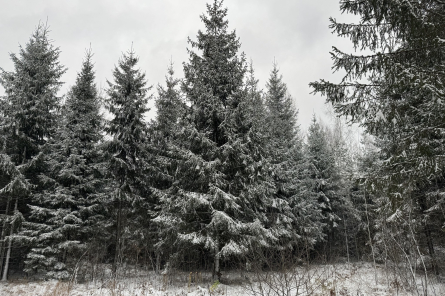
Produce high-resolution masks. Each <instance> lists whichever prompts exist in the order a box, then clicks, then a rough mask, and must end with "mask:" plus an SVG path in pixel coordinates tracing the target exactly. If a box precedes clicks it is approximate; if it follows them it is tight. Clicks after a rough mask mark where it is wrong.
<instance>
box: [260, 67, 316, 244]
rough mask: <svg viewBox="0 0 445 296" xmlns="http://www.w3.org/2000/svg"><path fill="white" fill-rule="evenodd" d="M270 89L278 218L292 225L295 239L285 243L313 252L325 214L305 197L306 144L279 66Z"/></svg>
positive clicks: (268, 101)
mask: <svg viewBox="0 0 445 296" xmlns="http://www.w3.org/2000/svg"><path fill="white" fill-rule="evenodd" d="M266 87H267V92H266V106H267V116H266V126H267V127H268V129H267V135H268V158H269V161H270V163H271V164H272V169H273V175H274V184H275V187H276V193H275V199H276V203H277V204H280V205H281V206H280V207H279V210H278V211H277V214H278V215H283V216H284V217H287V219H288V220H289V221H291V223H290V225H288V226H287V227H289V231H291V232H292V238H290V239H289V238H288V239H287V242H285V241H283V242H282V243H283V244H284V243H288V244H290V245H291V246H296V245H297V246H299V247H304V248H311V247H312V246H313V244H314V243H315V242H316V241H319V240H320V239H321V238H322V232H321V228H322V225H321V213H320V209H319V206H318V203H317V199H314V198H313V196H312V195H308V196H306V194H305V190H304V184H303V182H302V181H303V178H304V176H303V173H304V158H303V145H302V143H303V141H302V138H301V136H300V134H299V129H298V126H297V111H296V110H295V107H294V106H293V102H292V97H291V96H290V95H289V94H288V92H287V86H286V84H285V83H284V82H283V80H282V76H281V75H280V74H279V70H278V67H277V64H276V63H274V65H273V69H272V71H271V73H270V77H269V80H268V82H267V84H266ZM283 220H286V219H283Z"/></svg>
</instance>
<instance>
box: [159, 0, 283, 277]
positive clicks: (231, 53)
mask: <svg viewBox="0 0 445 296" xmlns="http://www.w3.org/2000/svg"><path fill="white" fill-rule="evenodd" d="M226 15H227V9H224V8H222V2H219V1H214V2H213V4H211V5H207V15H203V16H202V17H201V19H202V21H203V22H204V25H205V28H206V29H205V32H202V31H199V32H198V36H197V41H192V40H189V43H190V44H191V46H192V48H194V49H197V50H199V51H201V54H198V53H196V52H194V51H192V50H189V54H190V58H189V62H188V63H186V64H184V73H185V81H184V85H183V89H184V92H185V95H186V98H187V100H188V101H189V103H190V111H189V114H188V115H187V116H186V117H185V118H184V120H183V122H181V125H182V126H183V127H184V128H183V129H182V130H181V131H180V133H179V137H180V141H181V143H182V144H181V147H182V148H184V149H183V150H182V152H181V159H182V160H181V161H180V162H178V167H177V171H176V173H175V180H174V182H173V186H172V189H171V194H170V195H168V196H165V198H164V200H163V201H162V202H163V211H162V213H161V214H160V215H159V216H158V218H157V219H156V221H157V222H158V223H160V224H161V225H164V226H163V227H165V228H168V229H170V230H171V232H172V233H176V234H177V235H176V244H177V245H181V246H192V247H193V249H195V250H196V249H197V248H198V247H202V248H204V249H205V250H207V251H209V252H210V253H211V255H212V257H213V259H214V271H215V274H216V275H218V278H219V277H220V260H221V258H224V257H228V256H237V255H240V254H245V253H246V252H248V251H249V250H251V248H252V247H253V246H254V245H263V246H269V245H270V244H271V243H272V242H273V241H276V236H277V235H278V234H277V233H278V232H279V230H276V232H275V233H274V232H273V231H272V230H271V229H269V228H267V226H266V225H267V224H268V218H267V215H266V208H267V206H269V205H268V204H272V201H271V200H270V198H269V196H270V195H271V193H272V192H273V188H271V184H270V183H267V182H266V180H267V178H268V171H267V169H266V168H265V167H263V163H262V161H263V160H264V159H263V156H262V155H263V151H262V149H263V148H262V147H261V146H260V145H258V142H257V139H259V138H260V136H259V135H258V134H257V132H255V131H254V130H253V129H252V128H251V125H252V122H249V120H250V119H249V118H248V114H249V111H248V110H250V109H249V108H250V106H249V105H248V100H247V94H246V92H245V91H244V90H245V88H244V84H243V80H244V76H245V72H246V66H245V61H244V57H243V55H241V57H240V56H238V50H239V47H240V43H239V40H238V39H237V37H236V34H235V32H232V33H229V32H228V31H227V29H228V22H227V20H225V17H226ZM193 249H192V250H193ZM189 252H190V250H189Z"/></svg>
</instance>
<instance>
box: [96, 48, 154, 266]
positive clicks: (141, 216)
mask: <svg viewBox="0 0 445 296" xmlns="http://www.w3.org/2000/svg"><path fill="white" fill-rule="evenodd" d="M137 63H138V58H137V57H136V55H135V53H134V52H133V50H131V51H130V52H128V53H127V54H123V56H122V57H121V59H120V60H119V63H118V66H116V67H115V68H114V71H113V78H114V81H113V82H110V81H108V89H107V94H108V98H107V101H106V102H107V106H106V107H107V109H108V111H109V112H110V113H111V115H112V116H113V117H112V119H111V120H110V121H109V122H108V123H107V125H106V128H105V130H106V132H107V133H108V134H109V135H110V136H111V137H112V138H111V140H109V141H108V142H107V143H106V148H105V149H106V153H107V158H108V165H107V169H108V172H109V174H110V177H111V179H112V181H110V182H111V184H109V186H110V187H111V188H112V192H110V194H109V195H110V196H109V197H108V205H107V207H108V208H109V212H110V213H111V214H109V215H110V216H109V218H110V219H111V221H110V223H109V224H110V225H112V226H111V227H110V235H111V236H112V237H114V239H113V242H111V243H112V244H114V261H113V262H114V265H113V271H114V272H116V269H117V267H118V265H120V263H122V262H123V260H124V257H125V252H124V251H125V249H126V248H127V247H130V246H131V247H134V248H137V247H140V246H143V245H144V244H146V243H147V239H149V235H148V234H147V230H148V226H147V223H149V221H150V219H149V217H150V216H149V211H150V208H151V204H152V203H151V201H150V196H151V195H150V194H149V183H148V180H149V178H150V176H151V171H152V168H151V164H150V157H151V154H150V152H149V150H148V149H147V148H148V143H149V134H148V128H147V124H146V122H145V121H144V115H145V113H146V112H147V111H148V108H147V102H148V99H150V98H151V97H150V96H148V94H147V93H148V91H149V89H150V88H147V87H146V84H147V82H146V80H145V74H143V73H142V72H141V70H139V69H137V68H136V65H137Z"/></svg>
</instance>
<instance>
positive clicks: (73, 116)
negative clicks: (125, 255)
mask: <svg viewBox="0 0 445 296" xmlns="http://www.w3.org/2000/svg"><path fill="white" fill-rule="evenodd" d="M91 58H92V53H91V51H88V52H87V54H86V57H85V60H84V62H83V64H82V70H81V71H80V73H79V74H78V76H77V79H76V83H75V85H74V86H73V87H72V89H71V91H70V92H69V94H68V96H67V100H66V104H65V106H64V107H63V116H61V125H60V126H59V130H58V132H57V133H56V136H55V137H54V139H51V140H50V141H49V142H48V143H47V144H46V148H45V156H44V160H45V171H44V172H43V174H42V176H41V177H40V179H41V180H42V181H43V182H42V183H44V184H43V189H42V192H41V193H38V194H36V199H37V200H38V204H37V205H34V206H32V207H31V213H30V217H31V218H32V220H33V221H34V222H39V223H41V225H44V227H42V228H41V229H39V231H38V232H37V233H36V234H35V235H34V236H35V237H34V241H35V242H34V247H33V249H32V250H31V252H30V253H29V254H28V260H27V261H25V263H26V268H25V270H26V271H28V272H30V271H32V270H46V271H47V273H46V275H47V276H48V277H53V278H59V279H60V278H67V277H69V276H70V275H71V272H72V270H73V268H74V264H75V263H76V261H75V260H77V259H79V258H80V257H82V254H83V253H85V252H86V251H87V249H88V248H89V247H91V244H90V245H88V243H89V242H91V238H92V237H94V236H97V235H98V234H100V233H103V231H97V230H94V229H97V228H99V227H100V222H101V221H100V219H98V217H100V216H99V213H98V208H99V207H100V201H99V196H100V193H101V192H100V191H101V189H102V188H101V187H103V174H104V166H103V163H101V153H100V151H99V147H98V145H99V142H100V141H101V140H102V135H101V133H102V127H103V122H102V119H101V115H100V113H99V108H100V102H99V97H98V94H97V90H96V85H95V83H94V76H95V75H94V70H93V63H92V60H91Z"/></svg>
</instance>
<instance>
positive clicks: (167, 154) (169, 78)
mask: <svg viewBox="0 0 445 296" xmlns="http://www.w3.org/2000/svg"><path fill="white" fill-rule="evenodd" d="M180 83H181V80H180V79H177V78H175V76H174V71H173V63H170V65H169V67H168V71H167V75H166V77H165V87H164V86H162V85H159V86H158V96H157V98H156V102H155V105H156V109H157V115H156V120H155V121H154V122H152V124H151V126H150V133H151V134H152V137H151V140H152V149H153V154H154V157H153V166H154V167H156V170H155V173H154V178H153V181H152V183H151V184H152V191H153V195H154V196H155V198H156V200H155V206H156V208H155V212H154V214H155V215H156V216H157V215H158V213H161V212H162V208H163V206H164V205H163V202H162V201H165V200H168V198H169V196H171V195H172V194H174V193H172V192H171V190H172V187H173V182H174V179H175V174H176V169H177V163H178V161H179V160H181V159H182V157H183V152H184V151H183V149H181V145H180V143H179V142H178V140H179V136H178V134H179V131H180V129H182V128H183V126H181V125H180V124H179V123H180V122H181V121H182V120H181V119H182V118H183V117H184V115H185V112H186V110H187V106H186V105H185V102H184V98H183V95H182V93H181V90H180V88H179V87H180ZM182 122H183V121H182ZM155 225H156V227H155V228H154V229H153V231H154V232H155V233H156V234H155V235H153V238H154V248H155V253H156V272H157V273H159V272H160V269H161V261H162V260H163V259H165V258H168V256H169V255H170V254H172V253H174V251H173V248H174V237H175V236H174V235H172V233H171V229H170V228H169V227H163V225H157V223H155Z"/></svg>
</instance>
